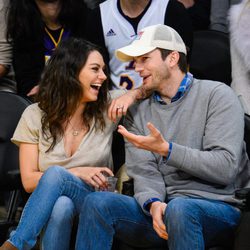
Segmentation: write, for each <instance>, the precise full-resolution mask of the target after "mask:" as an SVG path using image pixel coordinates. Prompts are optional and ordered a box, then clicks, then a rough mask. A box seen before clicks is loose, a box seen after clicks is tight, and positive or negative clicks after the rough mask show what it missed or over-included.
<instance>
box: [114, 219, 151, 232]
mask: <svg viewBox="0 0 250 250" xmlns="http://www.w3.org/2000/svg"><path fill="white" fill-rule="evenodd" d="M117 221H124V222H130V223H132V224H136V225H140V226H143V227H147V228H149V229H150V230H151V231H154V229H153V224H152V227H151V225H149V224H145V223H138V222H135V221H132V220H128V219H127V218H116V219H115V220H112V222H113V224H115V223H117Z"/></svg>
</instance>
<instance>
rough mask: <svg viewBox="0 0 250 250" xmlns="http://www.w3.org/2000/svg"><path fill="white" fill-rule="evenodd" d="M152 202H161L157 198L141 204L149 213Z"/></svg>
mask: <svg viewBox="0 0 250 250" xmlns="http://www.w3.org/2000/svg"><path fill="white" fill-rule="evenodd" d="M154 202H161V200H160V199H159V198H150V199H148V200H146V201H145V203H144V204H143V208H144V209H145V210H146V211H148V212H149V210H150V207H151V205H152V203H154Z"/></svg>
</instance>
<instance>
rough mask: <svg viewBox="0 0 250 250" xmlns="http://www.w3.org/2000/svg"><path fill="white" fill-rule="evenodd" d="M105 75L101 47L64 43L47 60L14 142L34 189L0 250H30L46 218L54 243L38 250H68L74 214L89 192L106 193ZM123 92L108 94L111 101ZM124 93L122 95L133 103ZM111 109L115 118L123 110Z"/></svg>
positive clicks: (108, 124)
mask: <svg viewBox="0 0 250 250" xmlns="http://www.w3.org/2000/svg"><path fill="white" fill-rule="evenodd" d="M104 70H105V65H104V62H103V57H102V56H101V54H100V50H99V48H98V47H97V46H96V45H93V44H91V43H89V42H87V41H84V40H81V39H76V38H69V39H68V40H66V41H64V42H62V43H61V44H60V45H59V47H58V49H57V50H56V51H55V52H54V54H53V55H52V57H51V59H50V60H49V61H48V64H47V66H46V67H45V70H44V73H43V75H42V79H41V82H40V85H39V93H38V103H35V104H32V105H30V106H29V107H28V108H27V109H26V110H25V112H24V113H23V115H22V118H21V119H20V121H19V124H18V126H17V128H16V131H15V133H14V136H13V138H12V140H13V142H15V143H16V144H18V145H19V147H20V170H21V177H22V183H23V185H24V188H25V189H26V191H28V192H33V191H34V192H33V193H32V195H31V196H30V198H29V200H28V202H27V204H26V206H25V208H24V211H23V214H22V217H21V220H20V223H19V226H18V227H17V229H16V231H15V232H12V234H11V237H10V240H9V242H6V243H5V244H4V245H3V246H2V247H0V249H1V250H3V249H5V250H6V249H31V248H32V247H33V246H34V245H35V242H36V238H37V236H38V235H39V233H40V232H41V229H42V228H43V227H44V226H45V224H46V223H47V221H48V219H49V218H51V219H50V220H51V222H50V221H49V223H48V225H47V229H46V232H47V231H48V233H47V237H48V238H49V237H50V239H51V241H52V242H47V243H48V245H46V246H45V247H44V248H45V249H46V250H47V249H60V250H61V249H68V248H69V239H70V229H71V228H70V226H69V225H70V223H72V222H70V221H72V219H71V217H73V216H74V214H75V211H74V210H76V212H77V211H78V210H79V209H80V207H81V204H82V203H83V200H84V198H85V197H86V195H87V194H88V193H90V192H93V191H95V188H99V189H104V190H105V189H106V187H107V183H106V179H105V175H106V176H107V175H108V176H110V175H111V176H112V175H113V173H112V171H111V169H112V155H111V142H112V132H113V130H114V128H115V126H116V123H114V122H112V121H111V120H109V119H108V117H107V108H108V104H109V102H110V100H111V99H110V96H109V93H108V92H107V81H106V75H105V73H104ZM133 91H134V92H132V91H131V92H130V93H135V91H136V90H133ZM123 92H124V91H123V90H119V91H116V92H115V93H114V92H113V94H112V97H114V94H116V95H120V94H121V93H123ZM130 93H129V94H126V95H125V96H128V98H130V99H131V100H134V98H135V95H134V94H133V95H131V94H130ZM131 97H132V98H131ZM120 100H121V99H120ZM120 103H121V101H120ZM116 104H117V105H118V102H117V100H116ZM112 105H114V103H112ZM126 105H127V104H126ZM126 105H125V106H126ZM114 108H115V109H117V114H118V115H119V113H121V107H117V106H116V107H114ZM125 109H126V107H125ZM51 166H53V167H51ZM44 171H45V173H44ZM68 197H70V198H68ZM52 210H53V211H52ZM55 210H56V211H58V212H57V213H58V214H57V215H56V216H54V215H53V214H55ZM65 210H66V212H65ZM60 211H61V213H60ZM51 213H52V215H51ZM67 214H68V215H67ZM59 216H61V217H62V218H63V223H59V225H55V224H57V222H54V218H53V217H59ZM65 217H66V219H65ZM68 217H69V218H68ZM65 220H66V221H65ZM56 226H57V229H55V227H56ZM45 234H46V233H45ZM59 243H60V247H59V246H58V244H59Z"/></svg>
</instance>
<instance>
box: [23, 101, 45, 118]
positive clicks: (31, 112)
mask: <svg viewBox="0 0 250 250" xmlns="http://www.w3.org/2000/svg"><path fill="white" fill-rule="evenodd" d="M42 113H43V112H42V110H41V109H40V108H39V106H38V103H33V104H31V105H29V106H28V107H27V108H26V109H25V110H24V112H23V115H22V116H26V117H30V118H32V119H37V118H40V117H41V116H42Z"/></svg>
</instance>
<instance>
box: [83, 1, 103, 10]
mask: <svg viewBox="0 0 250 250" xmlns="http://www.w3.org/2000/svg"><path fill="white" fill-rule="evenodd" d="M104 1H105V0H84V2H85V3H86V5H87V6H88V8H90V9H94V8H96V7H97V6H98V5H99V4H100V3H102V2H104Z"/></svg>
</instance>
